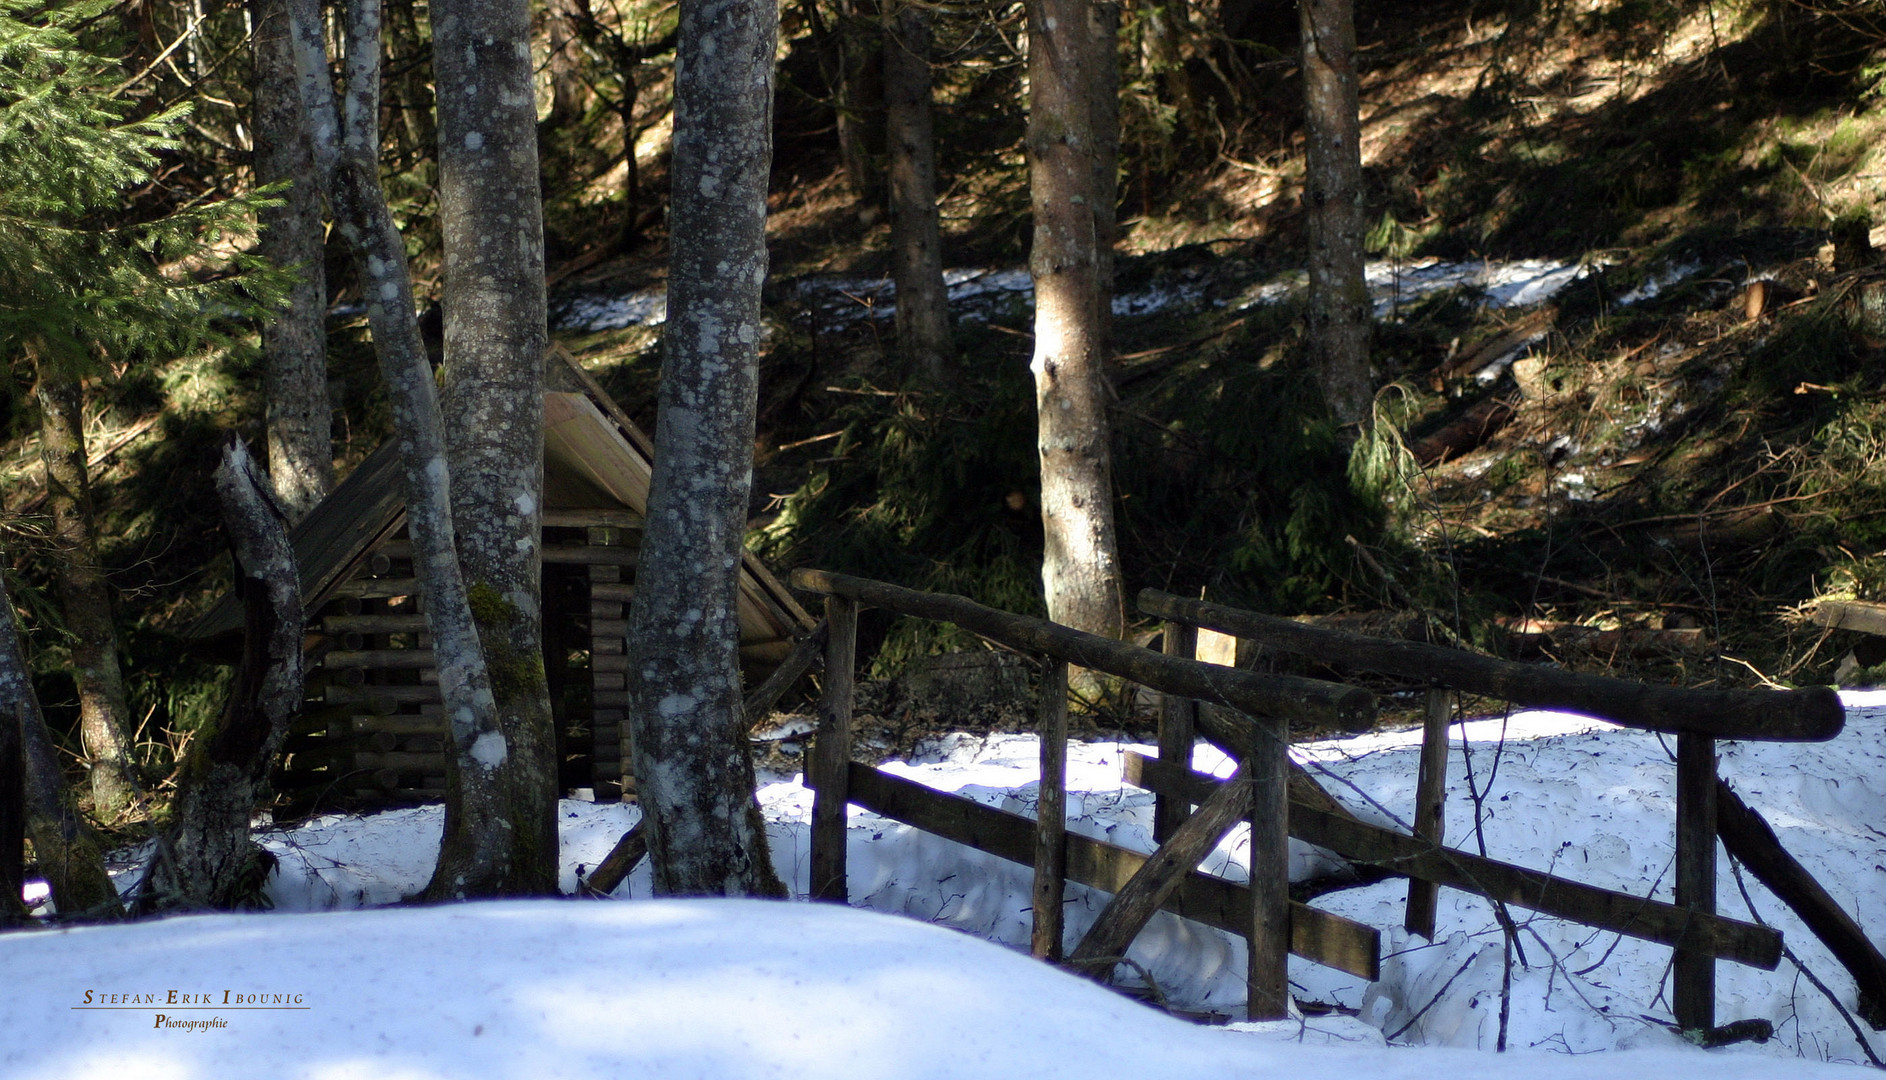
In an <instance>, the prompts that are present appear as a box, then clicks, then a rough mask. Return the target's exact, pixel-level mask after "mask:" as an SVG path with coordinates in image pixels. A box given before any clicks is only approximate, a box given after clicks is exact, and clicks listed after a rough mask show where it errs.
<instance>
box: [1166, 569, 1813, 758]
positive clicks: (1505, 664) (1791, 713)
mask: <svg viewBox="0 0 1886 1080" xmlns="http://www.w3.org/2000/svg"><path fill="white" fill-rule="evenodd" d="M1139 609H1140V610H1141V611H1144V612H1146V613H1147V614H1148V615H1155V616H1157V617H1159V618H1161V619H1170V620H1176V621H1180V622H1189V623H1191V624H1193V625H1195V626H1202V627H1209V628H1210V629H1213V630H1218V631H1220V632H1223V633H1227V634H1236V635H1237V636H1239V637H1246V638H1251V639H1253V640H1256V641H1261V642H1263V643H1264V644H1266V645H1269V646H1271V647H1273V648H1278V649H1283V650H1285V651H1287V652H1294V653H1300V654H1303V655H1307V656H1313V657H1315V658H1316V659H1317V660H1319V661H1322V662H1324V663H1330V664H1341V665H1343V666H1345V667H1352V668H1360V669H1363V670H1365V671H1378V672H1382V673H1383V674H1387V675H1400V676H1403V677H1405V678H1411V679H1421V680H1424V681H1427V682H1430V683H1436V682H1438V683H1442V684H1445V685H1447V686H1452V687H1454V688H1455V689H1457V690H1465V691H1467V692H1468V693H1472V694H1482V695H1485V696H1487V697H1494V698H1500V699H1502V700H1505V701H1510V702H1513V703H1514V704H1517V705H1528V706H1532V707H1535V708H1547V709H1569V710H1571V711H1573V712H1580V713H1584V714H1586V715H1589V716H1595V717H1598V718H1600V719H1604V720H1608V721H1610V722H1611V723H1614V724H1619V725H1622V726H1624V727H1631V728H1640V729H1643V730H1646V731H1667V732H1683V731H1694V732H1696V733H1698V734H1702V735H1710V736H1714V737H1716V738H1722V739H1754V740H1771V741H1778V742H1816V741H1822V740H1826V739H1831V738H1833V737H1834V736H1836V735H1838V734H1840V730H1841V728H1842V726H1844V725H1845V723H1846V711H1845V709H1843V708H1842V707H1841V704H1840V698H1839V696H1838V695H1836V694H1835V693H1834V691H1833V690H1832V688H1830V687H1825V686H1814V687H1808V688H1807V689H1804V690H1779V691H1778V690H1683V689H1678V688H1676V687H1664V686H1648V685H1646V684H1644V683H1637V682H1630V681H1627V680H1624V679H1611V678H1605V677H1603V676H1599V675H1580V674H1577V673H1574V672H1570V671H1560V670H1556V669H1552V668H1544V667H1538V666H1535V665H1531V664H1517V663H1513V662H1512V661H1508V660H1495V659H1493V658H1492V657H1487V656H1476V655H1474V654H1472V653H1468V652H1462V651H1461V650H1459V649H1450V648H1445V647H1443V646H1439V645H1427V644H1423V643H1420V642H1413V641H1390V640H1386V639H1383V638H1371V637H1365V636H1363V635H1361V634H1352V633H1349V632H1347V631H1343V630H1332V629H1328V628H1324V627H1314V626H1305V625H1304V624H1302V623H1299V622H1293V621H1292V620H1290V619H1279V618H1276V617H1274V616H1270V615H1259V614H1257V613H1256V612H1252V611H1242V610H1239V609H1237V608H1230V607H1225V606H1223V605H1221V604H1208V603H1205V602H1204V601H1202V600H1187V599H1186V598H1184V597H1182V596H1173V595H1171V594H1169V593H1163V592H1160V591H1158V590H1156V589H1147V590H1145V591H1144V592H1142V593H1140V594H1139Z"/></svg>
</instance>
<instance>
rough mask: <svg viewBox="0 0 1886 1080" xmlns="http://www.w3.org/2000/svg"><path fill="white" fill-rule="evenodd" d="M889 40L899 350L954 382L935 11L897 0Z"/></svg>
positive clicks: (888, 137)
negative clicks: (935, 130)
mask: <svg viewBox="0 0 1886 1080" xmlns="http://www.w3.org/2000/svg"><path fill="white" fill-rule="evenodd" d="M894 2H895V6H893V7H890V8H887V13H886V33H885V35H884V116H885V143H886V146H887V149H888V152H889V156H890V170H889V171H890V179H891V279H892V280H893V281H894V282H895V283H896V286H897V347H898V350H899V352H901V353H902V354H903V361H904V366H905V368H906V369H907V370H909V371H912V372H914V373H916V374H918V375H919V376H920V377H921V378H923V379H925V380H927V381H928V382H929V383H931V384H932V385H937V386H940V385H943V384H945V383H947V382H948V381H949V380H950V374H951V372H950V361H951V359H952V358H953V357H954V355H955V347H954V345H953V344H952V343H951V341H950V303H949V291H948V289H947V288H946V287H945V286H944V284H943V249H942V239H941V236H940V229H939V228H938V222H937V205H936V140H935V138H934V136H933V134H932V130H931V125H930V43H931V38H930V12H929V10H928V9H927V8H924V7H920V6H918V5H917V4H914V3H910V2H909V0H894Z"/></svg>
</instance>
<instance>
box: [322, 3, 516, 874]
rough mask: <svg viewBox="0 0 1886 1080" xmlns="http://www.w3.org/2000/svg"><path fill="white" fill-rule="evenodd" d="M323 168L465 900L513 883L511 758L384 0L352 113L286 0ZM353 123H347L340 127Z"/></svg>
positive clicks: (354, 23)
mask: <svg viewBox="0 0 1886 1080" xmlns="http://www.w3.org/2000/svg"><path fill="white" fill-rule="evenodd" d="M288 3H289V10H290V13H291V16H292V21H293V24H294V36H295V58H296V64H297V68H298V71H299V74H300V76H301V93H302V105H303V107H304V108H305V109H306V110H307V118H308V126H309V132H310V135H311V136H312V140H313V143H314V153H315V162H316V167H317V168H318V169H320V170H323V171H326V172H328V176H329V179H328V190H329V193H330V197H331V199H332V201H333V206H334V220H335V223H336V225H337V226H338V228H339V231H340V233H341V235H342V237H343V238H344V239H345V240H346V241H347V242H348V244H349V245H350V246H351V247H352V249H353V253H354V265H355V268H356V270H357V271H358V273H359V277H360V285H361V292H362V294H363V295H364V296H365V297H366V299H367V326H368V329H369V331H370V332H371V334H372V337H373V348H374V352H375V353H376V354H378V356H379V360H380V374H381V377H382V378H383V379H384V380H385V381H386V385H387V399H388V402H389V403H390V405H391V406H392V413H393V434H394V438H395V439H397V440H398V441H399V449H400V468H401V475H402V478H403V479H404V481H405V486H406V527H407V532H408V533H409V535H410V536H411V537H412V544H413V568H414V570H415V571H416V572H417V574H418V576H419V580H420V582H421V583H422V585H423V587H424V590H425V594H426V628H427V629H428V630H429V631H430V632H431V634H432V649H433V654H434V656H435V658H436V660H437V663H438V672H439V696H440V698H441V699H442V703H443V706H444V710H445V715H446V720H447V723H448V724H449V731H450V736H449V738H450V745H449V752H448V754H447V756H446V762H447V777H446V782H447V786H448V789H450V790H452V791H453V792H454V798H453V799H452V800H451V801H450V802H448V804H447V806H446V833H447V835H454V834H460V835H465V836H469V837H471V838H473V843H472V845H471V847H470V850H469V851H467V852H466V853H465V855H464V858H463V863H462V865H464V866H468V867H472V868H474V870H473V871H472V873H469V874H468V873H465V872H461V871H460V870H459V869H458V866H459V865H460V864H456V863H455V864H454V866H452V867H447V866H446V865H445V863H444V862H443V861H441V863H440V866H439V869H438V871H437V872H435V874H434V876H433V880H432V882H431V884H430V885H429V886H428V888H427V895H428V896H430V897H432V898H434V899H464V898H466V897H469V896H472V895H475V893H474V891H473V890H474V889H476V888H477V887H478V884H479V881H481V880H483V878H484V875H487V874H489V875H495V876H496V877H497V878H498V879H500V880H502V879H504V878H507V877H508V876H509V874H510V865H509V860H510V858H511V845H510V844H509V843H508V842H507V841H506V840H505V838H504V834H505V833H506V832H507V831H508V830H507V826H508V824H509V822H508V818H507V812H508V811H507V808H506V806H505V803H504V799H503V796H502V792H501V791H500V790H499V786H498V784H497V783H496V779H495V770H496V767H497V765H499V764H501V763H502V762H503V760H504V758H505V755H506V752H507V751H506V743H505V739H504V734H503V732H502V731H501V730H500V728H499V725H498V712H497V703H496V700H495V699H494V697H493V696H492V692H491V679H490V675H489V673H488V672H487V671H486V668H485V659H484V652H483V650H482V649H481V647H480V645H479V642H478V631H477V628H476V627H475V626H474V625H473V623H472V614H471V600H470V597H469V596H468V594H467V590H466V587H465V579H464V577H463V576H462V575H461V574H460V572H459V565H458V553H457V550H456V541H455V539H454V536H453V530H452V504H451V482H452V480H451V468H450V466H448V465H447V463H446V449H445V435H444V426H445V425H444V421H443V419H442V418H441V416H440V412H439V399H438V393H437V389H436V387H435V386H434V384H433V380H432V368H431V365H430V363H429V362H428V361H427V359H426V346H425V341H424V339H423V338H422V337H421V336H420V332H419V320H418V318H417V317H416V316H415V313H414V307H413V287H412V277H411V274H410V273H409V271H408V269H407V266H406V248H405V245H404V243H403V242H402V241H401V239H400V234H399V228H398V226H397V225H395V224H394V222H393V216H392V214H391V213H390V212H389V211H388V210H387V205H386V193H385V192H384V191H383V190H381V188H380V175H379V162H378V153H379V145H380V138H379V86H380V71H379V67H380V50H379V47H378V42H379V39H380V10H379V4H378V2H377V0H355V2H354V3H352V4H350V5H349V6H348V9H347V37H348V43H349V47H348V50H347V99H346V102H345V109H344V112H343V111H342V110H338V109H337V108H336V107H335V103H334V92H333V87H332V85H331V84H330V83H329V82H328V74H327V61H326V55H325V46H324V45H323V44H322V42H323V36H322V27H321V10H320V5H319V4H318V3H317V2H316V0H288ZM343 115H344V117H345V122H344V123H343V121H342V119H341V117H342V116H343Z"/></svg>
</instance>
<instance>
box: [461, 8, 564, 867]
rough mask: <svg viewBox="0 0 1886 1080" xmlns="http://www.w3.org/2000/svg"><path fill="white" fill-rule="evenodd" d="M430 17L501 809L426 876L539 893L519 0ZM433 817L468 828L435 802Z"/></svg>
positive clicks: (535, 583) (543, 341) (526, 126)
mask: <svg viewBox="0 0 1886 1080" xmlns="http://www.w3.org/2000/svg"><path fill="white" fill-rule="evenodd" d="M432 12H433V16H432V17H433V64H434V68H435V71H436V73H437V79H438V85H439V88H440V92H439V95H438V101H439V106H438V117H439V180H440V222H441V224H442V226H443V230H444V240H445V292H444V308H445V366H444V372H443V374H444V391H443V401H442V404H443V407H444V411H445V417H446V428H445V434H446V448H447V458H448V461H449V462H450V464H451V471H452V512H453V524H454V527H455V531H456V535H457V538H458V557H459V565H460V567H461V569H462V571H463V573H464V575H465V580H466V581H467V583H468V585H469V587H470V597H471V600H472V617H473V619H474V621H475V622H476V623H477V626H478V634H479V640H480V642H481V644H482V645H483V649H484V656H485V664H486V667H487V669H488V670H489V671H490V674H491V688H492V692H493V694H494V695H495V699H496V703H497V712H498V722H499V725H500V728H501V730H502V732H503V735H504V751H503V754H502V759H501V760H499V761H497V762H496V763H495V765H494V766H493V770H492V772H493V777H494V779H495V782H496V783H497V785H498V789H499V790H498V793H497V795H498V798H499V799H500V801H501V806H502V814H503V819H502V820H501V821H499V822H494V823H488V825H487V827H496V828H497V830H498V832H497V833H496V834H495V835H493V836H491V837H488V838H477V837H472V836H468V835H464V834H463V833H462V832H461V831H459V830H455V829H454V828H452V827H450V826H448V829H447V832H446V836H445V842H444V849H443V850H442V852H441V855H440V868H441V869H440V878H443V877H445V876H446V875H447V874H448V873H449V874H450V876H451V877H452V878H453V879H454V880H456V879H457V878H458V877H460V876H463V877H465V878H466V882H467V884H466V885H465V886H464V888H465V889H466V890H467V892H468V893H470V894H477V895H529V894H548V893H554V892H555V891H556V888H557V818H556V809H557V795H558V789H557V762H556V728H555V723H554V721H553V719H552V716H551V711H550V697H549V690H548V686H547V684H546V682H545V680H544V667H543V639H542V613H541V609H540V596H539V593H540V581H541V574H540V558H541V552H540V535H541V522H542V514H543V510H542V493H543V380H544V350H545V348H546V346H547V345H548V339H549V333H548V329H547V323H546V309H545V300H544V254H543V250H544V249H543V206H542V202H541V198H540V195H539V191H538V175H537V127H536V119H537V117H536V110H535V105H534V101H535V98H534V96H533V87H532V66H531V52H530V12H529V8H528V5H527V4H526V3H525V2H524V0H477V2H474V0H436V2H435V3H434V4H433V8H432ZM461 772H462V770H461ZM457 791H458V794H457V795H456V796H454V794H453V793H452V789H448V796H447V798H448V802H449V801H450V800H451V799H452V798H454V797H460V798H462V797H463V795H464V793H463V790H462V787H461V788H459V789H457ZM447 817H448V818H451V819H452V824H453V825H456V826H459V827H460V829H463V828H467V827H470V825H471V822H470V820H469V819H468V818H465V817H462V816H461V817H453V815H452V814H451V813H450V807H449V805H448V808H447ZM489 843H497V844H505V845H508V846H509V847H510V849H511V854H510V856H509V857H508V858H507V859H506V860H504V862H505V866H506V869H505V871H504V872H503V873H502V874H499V873H497V872H496V871H495V869H493V868H488V867H481V866H477V865H474V863H473V859H472V853H473V852H474V851H476V850H478V849H479V848H480V847H482V846H485V845H486V844H489ZM433 884H434V886H435V888H436V887H437V886H438V885H439V879H435V880H434V883H433Z"/></svg>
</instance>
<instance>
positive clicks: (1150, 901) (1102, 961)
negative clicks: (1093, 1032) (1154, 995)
mask: <svg viewBox="0 0 1886 1080" xmlns="http://www.w3.org/2000/svg"><path fill="white" fill-rule="evenodd" d="M1245 768H1246V766H1244V765H1239V766H1238V771H1237V773H1236V774H1235V775H1233V776H1232V777H1231V779H1230V781H1229V782H1227V783H1224V784H1220V785H1219V786H1218V790H1216V791H1214V792H1212V794H1211V798H1209V799H1206V800H1205V801H1204V803H1202V804H1200V806H1199V808H1198V812H1197V813H1195V814H1193V815H1191V816H1190V817H1188V818H1186V819H1185V821H1184V823H1183V824H1181V825H1180V826H1179V827H1178V828H1177V829H1174V830H1173V832H1172V836H1171V837H1170V838H1169V839H1167V840H1166V841H1165V842H1164V843H1162V844H1160V845H1159V850H1157V851H1155V852H1153V853H1152V855H1150V856H1148V857H1147V859H1146V861H1145V862H1143V863H1141V864H1140V868H1139V869H1138V870H1136V871H1134V872H1133V876H1132V877H1130V878H1128V879H1127V881H1126V884H1124V885H1122V886H1120V888H1119V889H1118V890H1117V891H1115V892H1114V894H1113V899H1112V900H1109V901H1107V906H1106V907H1104V908H1102V909H1100V915H1099V916H1098V917H1097V918H1095V919H1094V923H1093V925H1092V926H1090V927H1088V928H1087V933H1086V934H1085V935H1083V936H1082V937H1081V940H1080V944H1079V945H1077V946H1075V947H1074V953H1073V955H1072V956H1070V957H1068V963H1069V964H1070V965H1071V966H1073V967H1075V968H1077V969H1080V970H1082V971H1084V972H1085V973H1087V974H1089V975H1105V974H1107V973H1108V972H1110V971H1111V970H1112V968H1113V965H1114V964H1115V963H1117V962H1118V961H1119V958H1120V957H1122V956H1125V955H1126V950H1127V948H1128V947H1129V946H1131V945H1132V944H1133V939H1134V938H1136V937H1138V936H1139V932H1140V931H1141V930H1143V929H1145V928H1146V923H1147V920H1149V919H1151V918H1152V917H1153V913H1154V912H1156V911H1158V910H1159V908H1160V906H1161V905H1162V904H1164V903H1165V901H1166V898H1167V897H1169V896H1171V895H1172V893H1173V892H1174V890H1176V889H1177V888H1178V887H1179V882H1180V881H1181V880H1183V879H1184V877H1185V875H1186V874H1189V873H1191V872H1192V871H1193V870H1195V869H1197V868H1198V864H1199V862H1200V861H1201V860H1203V859H1204V858H1205V856H1206V855H1208V854H1210V853H1211V850H1212V849H1213V848H1215V847H1217V846H1218V842H1219V841H1220V840H1223V839H1224V838H1225V834H1226V833H1228V832H1230V831H1231V828H1232V826H1234V825H1236V824H1237V823H1238V819H1239V818H1242V817H1245V816H1247V815H1248V814H1249V813H1250V812H1251V784H1250V782H1249V780H1248V778H1247V777H1246V775H1245V772H1244V770H1245ZM1247 936H1248V935H1247ZM1097 965H1099V966H1100V967H1097ZM1102 968H1104V969H1102Z"/></svg>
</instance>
